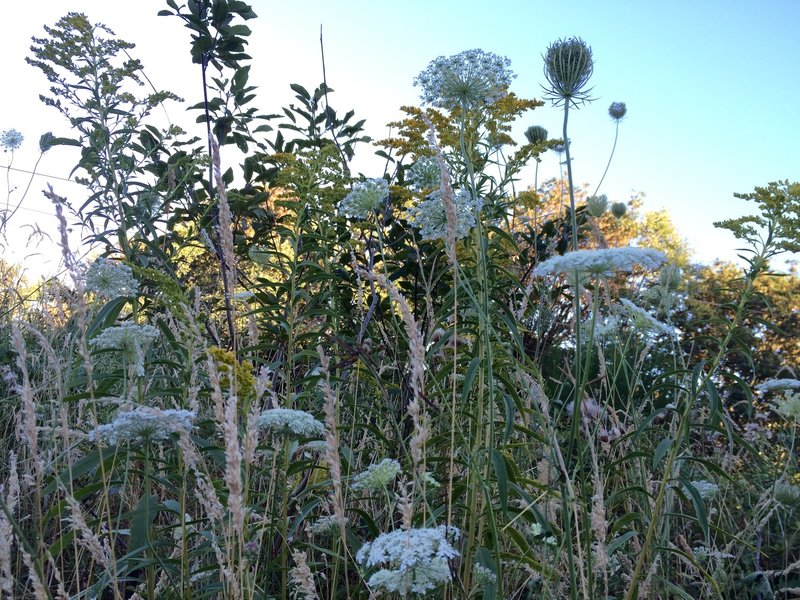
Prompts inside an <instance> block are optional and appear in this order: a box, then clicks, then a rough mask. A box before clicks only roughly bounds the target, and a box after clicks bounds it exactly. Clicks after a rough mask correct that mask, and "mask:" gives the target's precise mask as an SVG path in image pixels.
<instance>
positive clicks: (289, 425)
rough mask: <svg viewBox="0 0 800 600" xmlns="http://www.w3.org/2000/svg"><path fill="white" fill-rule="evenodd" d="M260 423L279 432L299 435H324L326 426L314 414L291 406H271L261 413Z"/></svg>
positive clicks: (263, 426)
mask: <svg viewBox="0 0 800 600" xmlns="http://www.w3.org/2000/svg"><path fill="white" fill-rule="evenodd" d="M258 424H259V426H260V427H262V428H266V429H272V430H274V431H276V432H279V433H286V434H290V435H295V436H297V437H314V436H317V435H322V434H323V433H324V431H325V426H324V425H323V424H322V423H321V422H319V421H318V420H317V419H315V418H314V416H313V415H311V414H309V413H307V412H305V411H302V410H291V409H289V408H270V409H268V410H265V411H264V412H262V413H261V416H260V417H259V418H258Z"/></svg>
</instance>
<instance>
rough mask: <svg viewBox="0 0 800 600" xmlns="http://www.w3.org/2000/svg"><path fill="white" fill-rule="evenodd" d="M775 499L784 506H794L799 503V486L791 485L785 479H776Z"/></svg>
mask: <svg viewBox="0 0 800 600" xmlns="http://www.w3.org/2000/svg"><path fill="white" fill-rule="evenodd" d="M773 493H774V494H775V500H777V501H778V502H780V503H781V504H785V505H786V506H794V505H795V504H798V503H800V486H798V485H793V484H791V483H789V482H787V481H776V482H775V489H774V491H773Z"/></svg>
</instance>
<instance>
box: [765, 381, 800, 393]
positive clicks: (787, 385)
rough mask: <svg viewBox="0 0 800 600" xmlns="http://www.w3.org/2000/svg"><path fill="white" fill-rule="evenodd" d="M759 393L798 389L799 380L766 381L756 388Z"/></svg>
mask: <svg viewBox="0 0 800 600" xmlns="http://www.w3.org/2000/svg"><path fill="white" fill-rule="evenodd" d="M756 389H757V390H758V391H759V392H763V393H766V392H772V391H774V390H794V389H800V379H767V380H766V381H764V382H762V383H759V384H758V385H757V386H756Z"/></svg>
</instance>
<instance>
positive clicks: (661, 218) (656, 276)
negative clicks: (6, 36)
mask: <svg viewBox="0 0 800 600" xmlns="http://www.w3.org/2000/svg"><path fill="white" fill-rule="evenodd" d="M166 4H167V8H166V9H165V10H164V11H162V14H163V15H164V16H165V17H168V18H171V19H173V20H174V21H175V22H176V24H177V23H178V22H179V21H180V22H181V23H182V24H183V25H184V26H185V27H186V28H188V29H189V30H190V31H191V45H190V55H191V61H192V63H193V64H194V65H195V68H197V69H198V72H199V73H201V74H202V81H203V84H204V85H203V88H202V89H198V99H199V100H200V101H199V102H198V103H196V104H194V105H193V106H191V107H190V108H191V110H194V111H195V112H196V114H197V123H198V124H199V126H201V127H202V128H203V129H202V130H203V132H204V137H203V138H202V139H201V138H198V137H191V136H190V135H189V134H187V133H186V132H184V131H183V130H181V129H180V128H179V127H178V126H176V125H172V124H167V125H166V126H163V127H161V126H159V121H158V118H160V116H159V117H158V118H156V117H157V115H156V114H155V109H156V108H158V107H159V106H160V105H161V104H162V103H165V102H172V101H175V100H176V98H175V97H174V96H173V95H172V94H171V93H169V92H161V91H157V90H152V93H151V94H148V95H145V96H142V95H137V94H141V90H142V89H146V88H144V87H142V86H140V85H139V84H140V83H142V80H143V79H144V77H143V74H142V73H143V72H142V66H141V65H140V64H139V63H138V61H136V60H135V59H134V58H132V57H131V54H132V53H133V52H134V48H133V45H132V44H128V43H126V42H123V41H121V40H118V39H117V38H115V36H114V35H113V33H112V32H111V31H110V30H108V29H107V28H105V27H103V26H100V25H95V24H92V23H91V22H90V21H89V20H88V19H87V17H85V16H84V15H82V14H76V13H70V14H69V15H67V16H66V17H64V18H63V19H62V20H60V21H59V22H58V23H57V24H55V25H54V26H52V27H47V28H45V29H46V36H45V37H43V38H35V39H34V46H33V47H32V56H31V58H30V59H29V62H30V63H31V65H33V66H34V67H36V68H38V69H39V70H40V71H41V72H42V73H44V74H45V75H46V77H47V79H48V81H49V82H50V91H49V94H48V95H45V96H43V100H44V102H45V104H47V105H48V106H50V107H52V109H55V110H58V111H60V112H61V113H63V115H64V117H65V119H67V124H68V126H69V129H67V128H66V127H65V131H69V132H70V133H69V134H68V135H65V136H63V137H58V136H55V135H52V134H47V135H45V136H43V137H42V140H41V147H42V152H45V151H53V152H55V151H57V150H58V147H59V146H63V145H70V146H76V147H79V148H80V161H79V163H78V164H77V165H76V172H77V173H78V174H79V175H80V177H81V178H82V179H81V181H82V183H83V184H84V185H85V187H86V190H87V194H86V198H85V200H84V199H81V200H78V199H75V198H72V199H67V198H64V197H62V196H61V195H60V194H59V192H58V191H57V190H53V189H49V190H48V191H46V192H45V194H46V196H47V197H48V198H49V199H50V200H51V201H52V202H53V206H54V210H55V211H56V213H57V215H58V216H59V219H60V220H61V224H62V230H63V231H64V232H66V229H67V228H68V226H69V225H68V222H69V221H72V220H77V221H78V222H79V223H80V225H81V226H82V227H83V228H84V231H85V232H86V236H87V240H86V243H87V244H88V245H91V246H92V247H94V248H95V250H96V252H95V256H96V258H95V259H94V260H93V261H92V262H91V263H89V264H83V263H81V262H80V261H78V260H77V259H76V258H75V255H74V254H73V251H71V250H70V248H69V247H68V244H67V241H66V239H67V238H66V234H65V236H64V238H63V240H62V248H63V251H64V257H65V269H66V271H65V273H66V277H65V278H62V279H56V280H53V281H51V282H49V283H48V285H46V286H41V287H38V288H35V289H34V288H31V287H30V286H28V285H27V284H26V283H25V282H24V281H23V280H22V279H21V278H19V277H17V275H16V273H17V272H18V271H17V270H16V268H15V267H13V266H12V265H6V264H3V265H2V269H3V272H4V279H5V281H7V282H9V283H8V285H7V286H6V288H5V289H4V290H3V293H2V295H0V329H2V332H3V336H2V342H0V364H1V365H2V366H1V367H0V368H2V373H3V377H2V381H0V431H2V432H3V435H2V437H0V455H1V456H2V457H3V460H0V486H1V487H0V598H9V599H11V598H37V599H41V598H47V599H55V598H57V599H59V600H65V599H84V598H85V599H87V600H88V599H90V598H113V599H118V598H147V599H154V598H160V599H166V598H181V599H184V598H185V599H188V598H248V599H267V598H305V599H311V598H323V599H329V598H368V597H370V598H371V597H379V596H382V595H385V596H387V597H404V598H405V597H435V598H484V599H490V598H515V599H523V598H530V599H533V598H572V599H578V598H581V599H585V600H589V599H595V598H607V599H611V598H617V599H621V598H625V599H626V600H631V599H633V598H652V599H657V598H663V599H666V598H761V599H767V598H792V597H796V596H797V594H798V591H799V590H800V539H798V536H799V535H800V533H798V532H800V485H798V484H799V483H800V480H799V479H798V458H797V450H796V449H795V434H796V432H797V428H798V422H800V380H798V379H797V378H796V377H797V374H796V371H795V369H796V368H797V367H798V365H799V359H800V346H798V343H799V342H798V336H799V335H800V323H798V309H800V286H798V283H800V282H798V278H797V274H796V272H795V271H794V270H790V272H789V273H786V274H784V275H782V276H780V277H778V276H775V274H774V273H772V272H771V271H770V261H771V260H772V259H774V258H775V257H776V256H778V255H780V254H781V253H783V252H786V251H797V250H798V248H800V240H799V239H798V237H797V235H798V234H797V232H798V230H799V227H798V226H799V225H800V184H796V183H790V182H788V181H784V182H776V183H770V184H768V185H766V186H765V187H759V188H755V191H754V192H752V193H749V194H744V195H742V197H744V198H746V199H748V200H750V201H752V203H753V208H754V214H753V215H752V216H748V217H743V218H741V219H735V220H730V221H726V222H723V223H719V224H718V225H719V226H721V227H724V228H727V229H729V230H730V231H731V233H732V234H733V235H735V236H737V237H738V238H739V239H740V240H741V241H742V244H743V245H744V246H746V247H747V250H745V251H743V254H742V257H743V260H744V269H742V268H740V267H737V266H734V265H730V264H721V263H720V264H715V265H712V266H710V267H704V266H700V265H694V264H692V263H691V262H690V254H689V252H688V250H687V249H686V247H685V246H684V244H683V243H682V241H681V239H680V235H679V234H678V232H676V231H675V229H674V227H673V226H672V224H671V223H670V221H669V218H668V216H667V215H665V214H663V213H642V211H641V202H640V201H639V200H638V199H636V198H634V199H632V200H631V201H629V202H627V203H620V202H617V203H609V201H608V200H607V199H606V198H605V197H603V196H598V195H597V192H595V194H591V195H590V194H589V193H588V191H586V190H583V189H581V188H579V187H577V186H575V185H574V184H573V181H572V170H571V160H570V154H569V144H564V143H563V141H564V140H566V139H568V135H567V134H568V125H569V114H570V111H574V110H577V109H579V108H580V106H581V104H582V103H583V102H585V101H588V98H587V95H586V92H585V90H586V84H587V82H588V81H589V79H590V77H591V75H592V69H593V58H592V55H591V50H590V49H589V47H588V46H587V45H586V44H585V43H584V42H583V41H582V40H579V39H575V38H572V39H568V40H559V41H557V42H555V43H554V44H552V45H551V46H550V48H548V49H547V51H546V53H545V73H546V79H547V83H548V90H549V92H548V99H549V100H551V101H552V103H553V104H554V105H555V106H557V107H559V108H560V109H562V110H563V112H564V129H563V132H562V135H560V136H559V137H549V136H548V133H547V132H546V131H544V129H542V128H541V127H536V126H534V127H531V128H529V129H528V130H527V132H526V135H525V143H523V144H521V145H517V144H516V143H515V140H514V139H513V138H512V137H511V125H512V123H514V122H515V121H517V120H518V119H520V118H521V117H523V116H524V119H526V120H528V119H530V111H534V110H535V109H536V108H537V107H540V106H542V104H543V103H542V102H540V101H536V100H528V99H523V98H519V97H517V96H516V95H514V93H513V92H512V91H511V90H510V89H509V86H510V83H511V71H510V66H509V64H508V61H507V60H505V59H503V58H501V57H499V56H497V55H494V54H491V53H488V52H483V51H480V50H469V51H466V52H463V53H461V54H459V55H456V56H452V57H447V58H446V57H440V58H438V59H436V60H434V61H433V62H432V63H431V64H430V66H429V67H428V68H427V69H426V70H425V71H423V72H422V73H421V74H420V76H419V77H418V78H417V80H416V84H417V85H418V86H419V87H420V89H421V92H422V100H423V106H422V107H404V109H403V110H404V113H405V115H406V118H405V119H404V120H403V121H401V122H399V123H397V124H396V131H397V132H398V133H397V136H396V137H393V138H392V139H388V140H382V141H380V142H378V143H377V147H378V149H377V152H378V154H379V155H380V156H381V157H382V158H383V159H384V160H385V164H386V169H385V172H384V173H382V174H380V173H377V174H373V175H375V177H374V178H368V177H365V176H363V175H355V174H354V173H352V171H351V167H350V165H351V161H352V159H353V156H354V155H355V153H356V151H359V152H372V151H374V149H370V146H369V143H370V142H371V140H369V139H367V138H366V136H365V135H364V133H363V121H359V120H358V119H357V117H356V115H355V112H354V111H348V112H346V113H344V114H342V113H341V112H338V111H336V110H334V109H333V108H332V107H331V104H330V103H329V102H330V101H331V99H332V98H333V97H334V94H333V90H331V89H330V88H329V87H328V85H327V83H325V82H323V83H322V84H320V85H319V86H318V87H317V88H316V89H314V90H313V91H312V90H309V89H307V88H306V87H303V86H301V85H293V86H292V89H293V91H294V93H295V94H296V101H295V102H294V103H293V104H292V105H291V106H289V107H286V108H284V109H283V110H282V111H281V113H280V114H278V115H276V114H265V113H262V112H261V110H260V108H259V107H258V105H257V104H256V96H255V90H254V88H253V87H252V86H251V85H250V84H249V83H248V75H249V69H250V66H249V63H250V57H249V56H248V55H247V54H246V46H247V38H248V35H249V33H250V30H249V29H248V27H247V25H246V22H247V21H248V20H249V19H252V18H254V17H255V14H254V13H253V11H252V10H251V8H250V7H249V6H248V5H247V4H246V3H245V2H242V1H240V0H215V1H214V2H210V1H208V0H189V1H188V2H187V3H186V4H185V5H179V4H178V3H177V2H176V0H167V2H166ZM625 112H626V107H625V105H624V104H622V103H614V104H612V105H611V107H610V109H609V114H610V117H611V119H612V123H613V124H614V126H615V127H616V128H617V131H618V127H619V123H620V121H621V120H622V119H623V118H624V116H625ZM6 134H7V135H6ZM6 134H4V136H3V138H2V143H3V145H4V147H5V148H7V149H9V150H10V151H13V149H14V145H15V144H16V143H18V140H17V138H14V136H13V135H11V133H9V132H6ZM573 135H580V132H576V133H573ZM222 148H225V150H226V151H225V156H226V157H228V156H234V155H237V153H238V155H239V156H240V161H239V162H240V165H239V168H238V169H234V168H226V166H225V165H224V164H223V159H222V154H223V153H222V152H221V149H222ZM234 148H235V149H236V150H235V151H234V150H233V149H234ZM547 151H557V152H559V153H560V154H561V155H562V156H563V158H564V167H565V174H564V177H562V178H560V179H558V180H549V181H545V182H541V183H540V182H538V181H537V182H534V185H533V186H530V187H529V189H525V190H522V189H518V188H519V187H520V184H519V177H518V176H519V173H520V170H521V169H522V168H523V167H525V166H526V165H529V164H536V163H537V162H538V161H539V157H540V156H541V155H542V153H544V152H547ZM598 160H607V159H605V158H602V157H598ZM609 204H610V206H609ZM70 211H71V212H70ZM5 222H7V219H5V218H4V219H3V223H5Z"/></svg>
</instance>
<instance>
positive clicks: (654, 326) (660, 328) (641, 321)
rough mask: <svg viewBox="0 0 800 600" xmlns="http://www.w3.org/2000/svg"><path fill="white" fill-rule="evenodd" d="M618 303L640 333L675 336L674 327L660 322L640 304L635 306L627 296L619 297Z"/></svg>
mask: <svg viewBox="0 0 800 600" xmlns="http://www.w3.org/2000/svg"><path fill="white" fill-rule="evenodd" d="M619 303H620V305H621V306H622V307H623V309H624V310H625V314H626V315H627V316H628V318H629V319H630V320H631V322H632V323H633V326H634V327H635V328H636V329H638V330H639V331H641V332H642V333H651V334H655V335H665V336H667V337H671V338H674V337H676V334H675V328H674V327H670V326H669V325H667V324H666V323H662V322H661V321H659V320H658V319H656V318H655V317H653V316H652V315H651V314H650V313H648V312H647V311H646V310H645V309H643V308H642V307H641V306H637V305H636V304H634V303H633V302H631V301H630V300H628V299H627V298H620V299H619Z"/></svg>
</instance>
